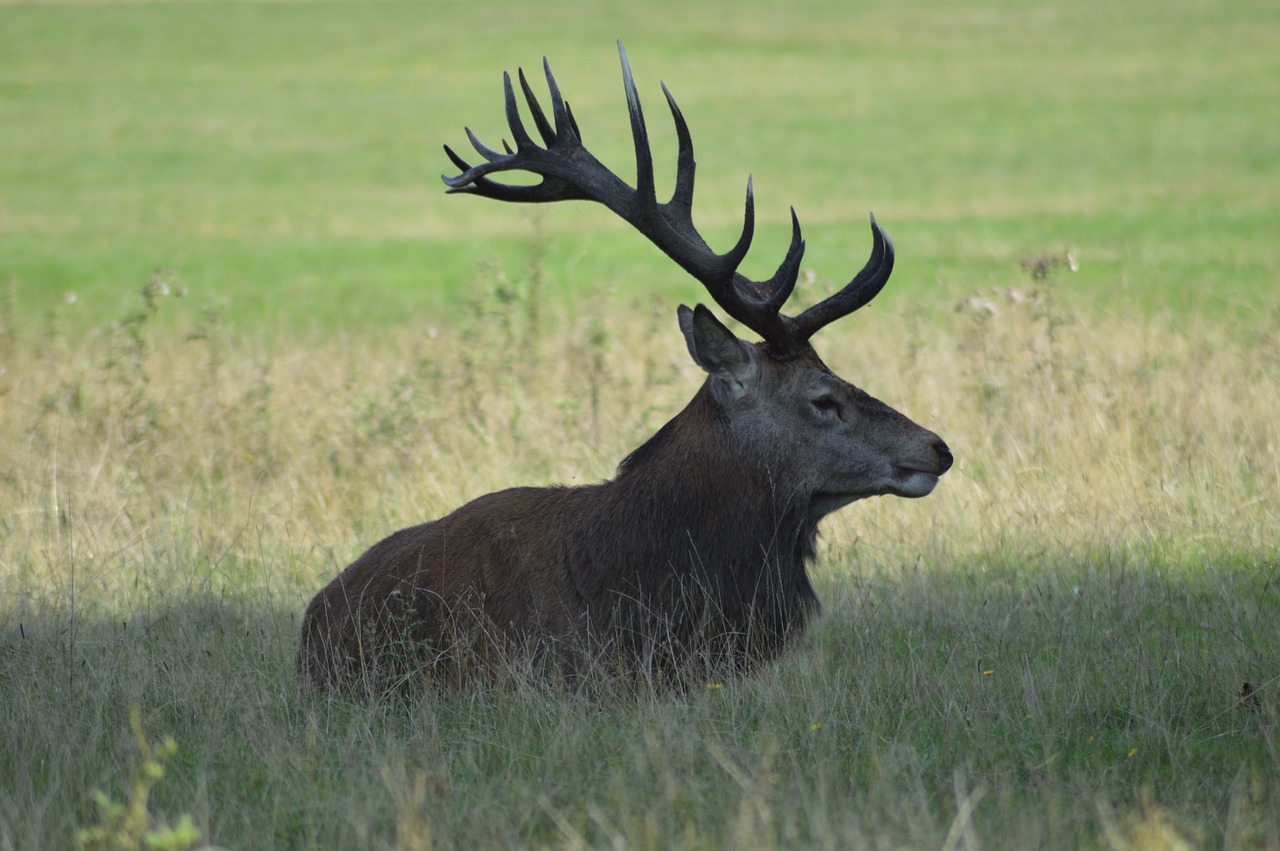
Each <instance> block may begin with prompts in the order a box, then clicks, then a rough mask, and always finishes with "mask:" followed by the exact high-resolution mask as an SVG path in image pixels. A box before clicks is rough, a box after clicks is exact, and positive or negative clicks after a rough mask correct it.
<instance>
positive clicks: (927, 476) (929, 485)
mask: <svg viewBox="0 0 1280 851" xmlns="http://www.w3.org/2000/svg"><path fill="white" fill-rule="evenodd" d="M937 486H938V474H937V473H934V472H932V471H930V470H921V469H919V468H917V467H903V466H901V465H898V466H895V467H894V468H893V478H892V480H891V481H890V485H889V493H892V494H893V495H895V496H902V497H906V498H907V499H917V498H919V497H922V496H928V495H929V494H930V493H932V492H933V489H934V488H936V487H937Z"/></svg>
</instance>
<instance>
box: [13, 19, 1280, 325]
mask: <svg viewBox="0 0 1280 851" xmlns="http://www.w3.org/2000/svg"><path fill="white" fill-rule="evenodd" d="M574 9H575V7H573V6H571V5H567V4H566V5H562V6H561V7H556V6H546V5H545V4H543V5H542V6H539V7H538V10H537V11H536V12H535V11H533V10H531V9H527V8H523V7H519V6H515V7H513V8H512V9H511V10H510V11H509V12H504V13H503V14H499V15H488V14H486V13H484V12H482V11H480V10H478V9H477V8H476V7H474V5H473V4H465V3H431V4H425V3H353V4H346V3H302V4H297V3H253V2H247V3H224V2H210V3H200V2H193V3H135V4H114V3H101V4H88V5H84V4H65V5H61V4H52V5H51V4H30V5H27V4H11V5H6V6H4V7H3V8H2V9H0V20H2V21H3V24H4V26H3V27H2V28H0V57H3V58H0V124H2V125H3V126H4V127H5V128H6V131H5V133H4V134H3V136H2V137H0V187H3V192H0V279H9V280H12V281H14V282H16V285H17V289H18V296H19V303H20V304H21V306H22V309H23V312H24V314H25V315H34V316H40V315H41V314H42V313H44V312H45V311H47V310H49V309H50V304H51V302H53V301H55V300H56V299H57V298H58V297H59V296H61V295H63V294H65V293H68V292H74V293H75V294H76V295H77V296H78V298H79V304H80V307H79V308H77V314H78V315H83V316H84V324H89V323H92V322H94V321H101V320H102V319H103V318H104V317H109V316H113V315H116V314H118V312H119V309H120V293H121V292H122V291H123V290H124V289H126V288H127V287H128V286H130V285H132V284H133V282H135V281H137V280H140V279H141V278H143V277H145V276H146V275H148V274H149V273H150V272H151V270H152V269H153V268H154V267H156V266H157V265H159V266H164V267H166V268H171V269H173V270H174V271H175V273H176V275H177V279H178V281H179V283H180V284H181V285H183V286H186V287H187V288H188V289H189V290H190V291H191V292H192V293H193V297H195V298H197V299H198V300H199V302H200V304H202V305H213V306H218V307H220V308H222V309H223V310H224V311H225V314H226V315H227V316H228V318H229V320H230V321H232V322H233V323H234V324H236V325H241V324H243V325H248V326H253V327H266V328H268V329H274V328H277V327H280V326H284V327H290V328H297V327H310V326H312V325H316V326H318V327H320V328H329V329H332V328H337V327H370V326H382V325H386V324H391V323H401V322H404V321H406V319H407V318H408V317H415V318H416V317H420V316H422V315H425V314H434V315H437V316H444V315H447V313H448V312H449V310H451V309H453V308H455V307H456V306H457V303H458V297H459V295H460V294H461V293H462V292H464V291H465V290H466V288H467V287H468V286H469V285H470V282H471V280H472V276H473V269H474V267H475V265H476V264H477V263H478V262H480V261H482V260H488V259H491V258H496V259H497V260H499V261H500V262H502V263H503V264H504V265H506V266H508V267H509V268H513V269H519V268H522V267H523V265H524V264H525V263H526V262H527V254H528V241H529V228H530V225H529V218H530V216H536V217H537V220H538V222H539V226H540V227H541V228H542V230H543V231H544V232H545V233H546V235H547V245H546V249H545V250H546V254H547V257H546V262H547V264H548V266H549V268H551V269H552V270H553V271H554V274H552V275H551V277H552V279H553V280H554V281H555V282H556V288H555V292H556V293H557V294H559V295H563V296H564V297H569V296H571V295H576V294H580V293H583V292H591V291H595V290H598V289H600V288H601V287H612V286H616V287H619V288H621V289H624V290H629V291H639V290H649V289H653V288H656V289H658V290H659V291H661V292H664V293H667V294H676V295H679V296H681V297H684V298H694V297H696V290H694V289H693V287H692V285H691V284H690V283H689V282H687V281H686V280H684V279H682V278H681V277H680V276H679V275H678V274H674V273H673V271H672V270H671V269H670V268H668V267H667V265H666V262H667V261H665V259H664V258H661V257H660V256H659V255H658V254H657V252H654V251H652V250H651V249H648V248H647V247H645V246H643V244H642V243H641V242H640V241H638V240H636V239H635V238H634V237H630V236H626V235H622V234H621V233H620V230H619V227H618V226H617V225H616V224H615V223H613V222H611V221H610V220H609V217H608V216H606V215H604V214H602V213H601V212H600V211H599V210H595V209H591V208H573V207H568V208H557V209H548V210H545V211H539V212H537V213H531V212H530V211H527V210H526V211H523V212H522V211H519V210H513V209H503V208H501V207H499V206H497V205H494V204H491V203H487V202H479V201H475V200H473V199H459V198H448V197H446V196H445V195H444V194H443V192H442V186H441V185H440V184H439V182H438V181H437V177H436V176H437V175H438V174H439V173H440V172H442V171H445V170H447V167H448V163H447V160H446V159H445V158H444V156H443V154H442V153H441V151H440V147H439V146H440V145H441V144H442V143H445V142H447V143H450V144H453V145H457V146H463V147H465V144H466V140H465V137H464V135H463V133H462V128H463V127H464V126H467V125H469V126H472V127H473V128H474V129H476V130H477V132H479V133H480V134H481V136H482V137H483V138H487V139H490V140H493V141H494V142H496V140H497V139H498V137H499V136H501V135H505V127H504V125H503V123H502V111H501V89H500V73H501V71H502V70H504V69H513V68H514V67H515V66H516V65H523V66H525V67H528V68H531V69H534V68H536V65H537V63H538V60H539V59H540V58H541V56H542V55H544V54H545V55H547V56H548V57H550V59H551V61H552V62H553V65H554V67H555V68H556V69H557V72H558V74H559V77H560V80H561V83H562V85H563V86H564V87H565V89H566V92H567V95H568V97H569V98H570V100H571V101H572V103H573V104H574V105H575V110H576V112H577V114H578V116H579V119H580V123H581V124H582V126H583V128H584V132H585V133H586V134H587V139H588V141H589V143H590V144H591V145H592V146H593V148H595V149H596V150H597V151H598V152H599V153H600V154H601V155H602V156H604V157H605V159H606V162H609V163H612V164H614V165H615V167H616V168H617V169H618V170H619V171H620V172H621V173H623V174H624V175H626V174H629V173H630V170H631V166H630V153H629V150H628V148H629V140H628V138H627V128H626V121H625V111H624V104H623V102H622V98H621V87H620V84H619V81H618V74H617V65H616V58H615V55H614V47H613V40H614V39H615V38H618V37H621V38H623V39H625V40H626V41H627V43H628V46H629V48H630V51H631V54H632V59H633V62H634V66H635V68H636V72H637V75H638V80H639V83H640V86H641V93H642V96H643V97H644V98H645V99H646V100H647V102H648V104H649V106H650V115H651V124H653V125H654V127H653V131H654V135H655V148H656V149H657V152H658V160H659V169H660V173H663V174H671V173H672V172H671V163H672V162H673V156H674V140H673V139H672V134H671V132H670V128H669V126H668V125H669V122H668V121H667V119H666V117H665V116H664V115H662V108H661V99H660V96H659V90H658V86H657V83H658V81H659V80H660V79H663V80H666V81H667V82H668V83H669V84H670V85H671V86H672V88H673V90H674V91H675V92H676V94H677V95H678V97H679V98H680V100H681V103H682V105H683V107H684V110H685V112H686V114H687V115H688V116H689V118H690V120H691V122H692V126H693V130H694V135H695V141H696V142H697V144H698V151H699V155H700V156H699V159H700V172H699V173H700V176H701V186H702V189H701V192H700V195H699V201H698V204H697V210H698V214H699V222H700V223H702V224H703V225H704V226H705V227H706V228H707V230H708V232H709V233H710V234H711V235H712V238H713V240H714V241H715V242H717V244H721V245H725V244H728V242H729V241H730V240H731V239H732V235H733V233H734V232H735V228H736V222H737V219H738V217H739V216H740V204H741V194H742V187H743V185H744V183H745V178H746V175H747V174H748V173H753V174H754V176H755V179H756V189H757V193H758V201H759V210H760V215H761V219H762V224H764V225H766V227H765V228H764V229H763V231H762V234H761V239H760V245H759V247H758V249H757V251H756V253H754V254H753V255H752V257H751V258H750V259H749V261H748V266H749V271H752V272H753V273H757V274H758V273H761V272H764V271H771V269H772V266H773V265H774V264H776V262H777V260H778V258H779V257H780V255H781V252H782V248H783V246H784V244H785V239H786V235H787V233H786V230H787V229H786V217H787V208H788V206H789V205H794V206H795V207H796V208H797V210H798V212H799V214H800V216H801V219H802V222H804V223H805V224H806V225H807V236H808V238H809V241H810V254H809V262H810V263H811V264H812V265H813V266H814V268H815V269H816V270H817V271H818V272H819V274H820V275H822V276H823V277H827V278H832V279H835V278H840V277H842V276H845V275H847V274H849V273H850V272H851V271H852V270H853V269H855V268H857V266H858V265H860V261H861V260H862V258H863V255H864V253H865V250H866V234H865V227H864V224H863V222H864V221H865V216H866V211H867V210H868V209H874V210H875V211H876V212H877V214H878V215H879V216H880V218H881V221H882V222H883V223H884V224H885V225H886V227H888V228H889V229H890V232H891V233H892V234H893V235H894V237H895V238H896V239H897V241H898V242H899V243H900V245H901V247H902V249H903V250H902V252H901V259H900V269H899V275H898V280H897V281H896V282H895V288H894V292H893V293H892V294H890V298H891V299H902V300H908V299H910V300H918V299H922V298H933V297H938V296H942V297H944V298H949V297H952V296H955V295H958V294H962V293H965V292H968V291H969V290H971V289H972V288H974V287H975V286H977V285H979V284H981V283H990V282H999V281H998V279H999V278H1000V277H1001V276H1002V275H1006V274H1007V272H1006V270H1007V269H1008V268H1009V267H1010V266H1011V265H1012V263H1016V261H1017V260H1018V259H1020V258H1021V257H1022V256H1024V255H1025V254H1028V253H1033V252H1035V251H1039V250H1041V249H1043V248H1059V247H1073V248H1074V249H1075V250H1076V252H1077V254H1078V255H1079V257H1080V260H1081V262H1082V264H1083V265H1082V269H1081V274H1080V275H1079V277H1078V279H1077V282H1076V283H1074V284H1073V286H1074V287H1076V288H1078V289H1079V290H1080V292H1081V293H1082V294H1086V295H1088V296H1096V297H1099V298H1103V299H1104V300H1106V302H1107V304H1109V305H1113V306H1114V305H1120V306H1125V307H1128V306H1131V305H1137V306H1139V307H1140V308H1142V309H1145V310H1164V309H1170V308H1171V309H1173V310H1175V311H1178V312H1183V311H1189V310H1208V311H1210V312H1221V309H1222V308H1223V307H1224V306H1229V307H1232V308H1238V307H1244V308H1246V309H1248V308H1252V307H1256V306H1257V305H1258V303H1259V296H1260V295H1261V294H1263V293H1266V292H1268V291H1269V290H1270V289H1271V288H1273V287H1274V284H1275V280H1276V271H1277V258H1276V250H1275V246H1274V240H1272V239H1270V238H1269V235H1271V234H1274V233H1275V232H1276V231H1277V229H1280V218H1278V215H1280V214H1277V212H1276V211H1277V210H1280V199H1278V198H1277V192H1280V190H1278V189H1277V187H1280V175H1278V174H1277V169H1278V168H1280V166H1278V165H1277V160H1276V157H1275V156H1274V152H1275V151H1276V150H1277V149H1280V138H1278V136H1280V130H1277V128H1278V127H1280V113H1278V110H1280V107H1277V104H1278V103H1280V82H1278V81H1280V60H1278V59H1277V58H1276V56H1277V51H1275V50H1274V49H1273V48H1274V47H1275V42H1276V38H1277V35H1276V34H1277V32H1280V12H1277V10H1276V9H1275V8H1274V4H1270V3H1263V2H1256V3H1233V4H1228V5H1225V6H1220V5H1217V4H1210V3H1194V2H1188V3H1178V4H1173V5H1169V4H1160V5H1157V6H1149V5H1144V4H1128V5H1127V6H1123V7H1117V6H1116V5H1115V4H1109V3H1079V4H1072V5H1070V6H1062V7H1059V8H1055V7H1031V6H1028V5H1027V4H1025V3H1015V2H1006V3H993V4H992V5H989V6H986V7H979V8H964V9H959V8H954V9H953V8H950V7H948V6H945V5H942V4H925V5H924V6H919V7H906V6H903V4H883V5H881V6H874V5H862V6H859V7H858V8H856V9H850V8H849V7H848V6H847V4H844V3H807V4H805V6H804V7H802V8H795V9H794V10H793V9H792V7H787V9H786V10H783V9H781V8H771V7H770V6H769V5H767V4H762V3H761V4H748V5H746V6H743V5H742V4H740V3H733V4H724V3H706V4H697V5H696V6H694V7H692V8H690V7H688V4H679V5H676V4H670V3H645V4H612V5H609V4H606V5H602V6H597V7H593V10H592V12H591V14H588V15H583V14H581V13H580V12H576V11H574ZM570 21H571V22H572V25H569V23H568V22H570ZM464 34H465V35H464ZM481 34H482V35H481ZM664 169H665V170H664Z"/></svg>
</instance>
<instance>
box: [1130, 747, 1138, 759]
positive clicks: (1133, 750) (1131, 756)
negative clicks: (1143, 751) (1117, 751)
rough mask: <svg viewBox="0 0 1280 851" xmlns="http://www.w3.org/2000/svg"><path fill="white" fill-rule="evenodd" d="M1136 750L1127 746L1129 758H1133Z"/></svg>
mask: <svg viewBox="0 0 1280 851" xmlns="http://www.w3.org/2000/svg"><path fill="white" fill-rule="evenodd" d="M1137 752H1138V749H1137V748H1129V759H1133V755H1134V754H1136V753H1137Z"/></svg>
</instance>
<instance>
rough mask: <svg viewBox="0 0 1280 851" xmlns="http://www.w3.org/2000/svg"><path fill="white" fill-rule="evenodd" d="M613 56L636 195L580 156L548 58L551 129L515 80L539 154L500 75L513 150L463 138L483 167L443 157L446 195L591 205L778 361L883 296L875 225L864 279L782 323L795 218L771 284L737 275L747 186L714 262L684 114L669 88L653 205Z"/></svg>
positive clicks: (639, 114) (639, 120)
mask: <svg viewBox="0 0 1280 851" xmlns="http://www.w3.org/2000/svg"><path fill="white" fill-rule="evenodd" d="M618 53H619V55H620V56H621V59H622V82H623V86H624V88H625V89H626V95H627V109H628V111H629V112H630V115H631V135H632V138H633V140H634V143H635V151H636V186H635V188H632V187H630V186H628V185H627V184H626V183H625V182H624V181H623V180H622V179H621V178H620V177H618V176H617V175H616V174H614V173H613V172H611V171H609V169H607V168H605V166H604V165H603V164H601V162H600V161H599V160H598V159H596V158H595V157H594V156H593V155H592V154H591V152H590V151H588V150H587V149H586V148H585V147H584V146H583V144H582V136H581V134H580V132H579V131H578V123H577V121H576V120H574V117H573V111H572V110H571V109H570V108H569V104H568V103H567V102H566V101H565V100H564V99H563V97H561V95H560V87H559V86H557V85H556V80H555V77H554V76H553V75H552V73H551V66H550V65H549V64H548V63H547V60H546V59H545V58H544V59H543V61H542V66H543V72H544V73H545V75H546V78H547V88H548V90H549V91H550V93H551V114H552V118H553V119H554V121H555V124H554V126H552V124H551V122H549V121H548V120H547V117H546V114H545V113H544V112H543V110H542V106H541V105H540V104H539V103H538V99H537V97H536V96H535V95H534V93H533V89H532V88H530V86H529V82H528V80H526V79H525V75H524V71H523V70H521V71H519V73H518V76H519V79H520V88H521V89H522V91H523V92H524V97H525V101H526V102H527V103H528V105H529V112H530V115H531V116H532V118H533V122H534V124H535V125H536V126H537V129H538V134H539V135H540V136H541V137H542V142H543V145H544V146H545V147H539V145H538V144H537V143H536V142H535V141H534V140H533V139H532V138H531V137H530V136H529V133H528V131H527V130H526V129H525V126H524V122H523V121H522V120H521V118H520V109H519V106H518V104H517V102H516V96H515V91H514V88H513V87H512V85H511V75H510V74H506V73H504V74H503V84H504V88H505V93H506V112H507V124H508V126H509V127H510V129H511V135H512V137H513V138H514V140H515V150H514V151H513V150H511V147H510V146H509V145H508V144H507V143H506V142H505V141H504V142H503V149H504V151H505V153H500V152H498V151H494V150H492V149H490V148H488V147H486V146H485V145H484V144H483V143H481V141H480V140H479V139H477V138H476V136H475V134H474V133H472V132H471V130H470V129H469V128H468V129H467V138H468V139H470V141H471V145H472V147H474V148H475V149H476V152H477V153H479V154H480V156H482V157H483V158H484V159H485V162H483V163H480V164H479V165H476V166H472V165H471V164H470V163H468V162H467V161H466V160H464V159H463V158H462V157H460V156H458V155H457V154H456V153H454V151H453V150H452V149H451V148H450V147H449V146H448V145H446V146H445V148H444V150H445V153H446V154H448V156H449V159H450V160H452V161H453V164H454V165H456V166H457V167H458V168H459V169H461V170H462V173H461V174H459V175H458V176H456V177H448V176H444V175H442V176H441V179H442V180H444V182H445V184H446V185H448V187H449V190H448V191H449V192H450V193H453V192H462V193H468V194H472V195H480V196H483V197H485V198H494V199H497V200H499V201H516V202H522V203H544V202H548V201H567V200H575V199H577V200H588V201H597V202H599V203H601V204H603V205H604V206H606V207H608V208H609V209H610V210H612V211H613V212H614V214H615V215H617V216H618V217H620V218H621V219H623V220H624V221H626V222H628V223H629V224H630V225H631V226H632V227H634V228H635V229H636V230H638V231H639V232H640V233H641V234H643V235H644V236H645V237H646V238H648V239H649V241H651V242H652V243H653V244H654V245H656V246H657V247H658V248H660V249H662V251H663V252H664V253H665V254H666V255H667V256H668V257H670V258H671V259H672V260H674V261H675V262H676V263H677V264H678V265H679V266H680V267H681V268H682V269H684V270H685V271H686V272H688V273H689V274H690V275H692V276H693V277H694V278H695V279H697V280H698V281H700V282H701V283H702V285H703V286H704V287H706V289H707V292H708V293H709V294H710V295H711V297H712V298H713V299H715V301H716V303H717V304H719V305H720V306H721V307H722V308H724V310H725V312H727V313H728V314H729V315H730V316H732V317H733V318H734V319H737V320H738V321H739V322H741V323H742V324H743V325H746V326H747V327H748V328H750V329H751V330H753V331H755V332H756V333H757V334H759V335H760V336H761V337H762V338H763V339H764V340H765V341H767V342H768V343H769V345H770V347H771V348H772V349H773V350H774V351H775V353H777V354H779V355H786V354H792V353H795V352H798V351H801V350H803V349H805V348H807V347H808V341H809V338H810V337H812V336H813V335H814V334H815V333H817V331H818V330H819V329H821V328H822V327H823V326H825V325H828V324H830V323H832V322H834V321H835V320H837V319H839V318H840V317H842V316H847V315H848V314H850V313H852V312H853V311H855V310H857V309H858V308H860V307H862V306H863V305H865V304H866V303H867V302H869V301H871V299H873V298H874V297H875V296H876V294H877V293H879V292H880V290H881V289H882V288H883V287H884V285H885V282H886V281H888V280H889V274H890V273H891V272H892V271H893V243H891V242H890V241H889V238H888V237H887V236H886V235H885V233H884V231H883V230H882V229H881V228H880V226H879V225H877V224H876V219H875V216H872V217H871V233H872V238H873V241H874V244H873V248H872V251H871V257H870V259H869V260H868V261H867V264H866V266H864V267H863V269H862V271H860V272H859V273H858V274H857V275H856V276H855V277H854V278H853V280H852V281H850V282H849V283H848V284H847V285H845V287H843V288H842V289H841V290H840V291H839V292H837V293H835V294H834V295H832V296H829V297H828V298H826V299H825V300H823V301H822V302H819V303H818V304H816V305H814V306H813V307H810V308H809V309H808V310H806V311H804V312H803V313H801V314H800V315H799V316H794V317H792V316H786V315H784V314H783V313H782V312H781V310H782V307H783V305H784V304H785V303H786V301H787V299H788V298H789V297H790V296H791V292H792V290H793V289H795V285H796V278H797V276H798V275H799V272H800V260H801V258H802V257H803V256H804V248H805V244H804V240H803V239H801V235H800V221H799V219H798V218H796V213H795V209H794V208H792V210H791V245H790V247H789V248H788V249H787V254H786V256H785V257H784V258H783V260H782V264H781V265H779V266H778V270H777V272H775V273H774V275H773V277H771V278H770V279H769V280H767V281H753V280H750V279H749V278H747V277H745V276H743V275H742V274H741V273H740V272H738V266H739V265H740V264H741V263H742V260H743V258H744V257H746V254H747V250H748V249H749V248H750V247H751V238H752V236H753V234H754V232H755V200H754V197H753V195H752V191H751V179H750V178H749V177H748V178H747V200H746V212H745V214H744V220H743V226H742V235H741V236H739V237H738V241H737V243H736V244H735V245H734V246H733V248H732V249H730V250H729V251H728V252H726V253H724V254H717V253H715V252H714V251H713V250H712V249H711V248H710V247H709V246H708V245H707V243H706V241H705V240H703V238H702V236H701V235H700V234H699V233H698V230H697V228H696V227H694V224H693V182H694V171H695V167H696V166H695V163H694V159H693V139H692V137H691V136H690V134H689V126H688V124H686V123H685V120H684V116H683V115H682V114H681V112H680V107H679V106H677V105H676V101H675V98H674V97H672V96H671V92H670V91H669V90H668V89H667V87H666V85H665V84H663V86H662V92H663V94H665V95H666V97H667V106H668V107H670V109H671V117H672V118H673V119H674V121H675V125H676V136H677V139H678V142H679V152H678V155H677V160H676V185H675V190H674V192H673V193H672V195H671V200H669V201H667V202H665V203H658V200H657V193H656V191H655V188H654V182H653V155H652V153H651V152H650V150H649V134H648V131H647V129H646V128H645V123H644V113H643V111H642V110H641V108H640V96H639V95H638V94H637V93H636V85H635V79H634V78H633V77H632V75H631V64H630V63H629V62H628V61H627V52H626V50H625V49H624V48H623V46H622V42H618ZM506 171H524V172H528V173H530V174H534V175H537V176H539V177H541V178H542V181H541V182H540V183H538V184H536V185H533V186H512V185H509V184H504V183H497V182H495V181H493V180H491V179H490V177H489V176H490V175H493V174H497V173H500V172H506Z"/></svg>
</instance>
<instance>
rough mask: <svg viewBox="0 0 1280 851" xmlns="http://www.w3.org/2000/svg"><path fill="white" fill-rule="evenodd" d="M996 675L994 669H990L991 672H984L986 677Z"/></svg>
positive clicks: (983, 674)
mask: <svg viewBox="0 0 1280 851" xmlns="http://www.w3.org/2000/svg"><path fill="white" fill-rule="evenodd" d="M994 673H995V669H994V668H992V669H990V670H987V671H983V672H982V676H984V677H989V676H991V675H992V674H994Z"/></svg>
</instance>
